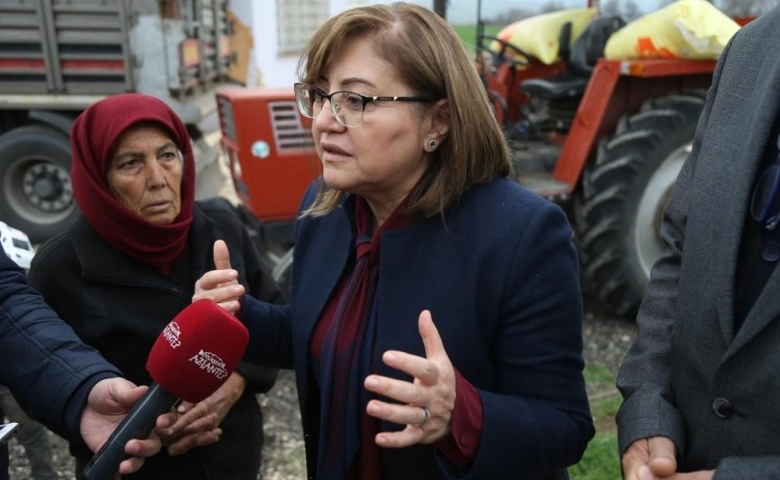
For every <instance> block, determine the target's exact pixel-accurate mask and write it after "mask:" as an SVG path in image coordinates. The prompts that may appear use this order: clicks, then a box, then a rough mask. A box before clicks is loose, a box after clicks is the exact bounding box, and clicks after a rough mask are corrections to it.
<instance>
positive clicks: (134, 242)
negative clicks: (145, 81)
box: [70, 93, 195, 273]
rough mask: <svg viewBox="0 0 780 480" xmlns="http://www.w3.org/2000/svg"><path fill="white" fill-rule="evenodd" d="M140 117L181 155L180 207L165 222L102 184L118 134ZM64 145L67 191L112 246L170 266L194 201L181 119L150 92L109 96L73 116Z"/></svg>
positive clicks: (179, 249)
mask: <svg viewBox="0 0 780 480" xmlns="http://www.w3.org/2000/svg"><path fill="white" fill-rule="evenodd" d="M141 122H152V123H156V124H158V125H160V126H161V127H163V128H164V129H165V130H166V131H167V132H168V134H169V135H170V136H171V140H173V142H174V143H176V145H177V146H178V147H179V150H181V152H182V153H183V155H184V165H183V175H182V185H181V211H180V212H179V215H178V216H177V217H176V218H175V219H174V220H173V222H172V223H170V224H168V225H156V224H153V223H151V222H148V221H147V220H145V219H144V218H142V217H140V216H138V215H137V214H135V213H133V212H132V211H130V210H129V209H128V208H126V207H125V206H124V205H122V204H121V203H119V202H118V201H117V200H116V199H115V198H114V196H113V195H112V194H111V190H110V188H109V185H108V167H109V165H110V164H111V159H112V156H113V154H114V150H115V149H116V147H117V146H118V141H119V137H120V136H121V135H122V134H123V133H124V132H125V131H126V130H127V129H128V128H129V127H131V126H133V125H135V124H137V123H141ZM70 145H71V149H72V150H73V166H72V168H71V182H72V184H73V195H74V196H75V197H76V202H77V203H78V205H79V208H80V209H81V213H82V214H83V215H84V217H85V218H86V219H87V221H88V222H89V223H90V225H92V226H93V227H94V228H95V230H97V232H98V233H99V234H100V236H101V237H103V239H104V240H105V241H106V242H108V244H109V245H111V246H112V247H114V248H115V249H116V250H118V251H120V252H122V253H124V254H125V255H127V256H129V257H131V258H134V259H136V260H138V261H140V262H143V263H146V264H149V265H152V266H155V267H157V268H159V269H160V270H162V271H163V272H166V273H167V272H168V271H170V268H171V267H172V266H173V263H174V262H175V261H176V260H177V259H178V258H179V257H180V256H181V254H182V253H183V252H184V249H185V247H186V245H187V234H188V233H189V230H190V224H192V207H193V204H194V202H195V158H194V156H193V154H192V146H191V145H190V139H189V135H188V134H187V128H186V127H185V126H184V123H182V121H181V120H180V119H179V117H178V116H177V115H176V113H174V111H173V110H171V109H170V107H168V106H167V105H166V104H165V103H163V102H162V101H161V100H159V99H157V98H155V97H150V96H148V95H139V94H134V93H130V94H122V95H114V96H111V97H108V98H106V99H104V100H101V101H99V102H97V103H95V104H93V105H92V106H90V107H89V108H88V109H86V110H85V111H84V112H83V113H82V114H81V115H79V117H78V118H77V119H76V121H75V123H74V124H73V128H72V129H71V132H70Z"/></svg>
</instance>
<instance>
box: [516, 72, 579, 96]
mask: <svg viewBox="0 0 780 480" xmlns="http://www.w3.org/2000/svg"><path fill="white" fill-rule="evenodd" d="M587 86H588V77H574V76H571V75H566V74H564V75H559V76H557V77H552V78H534V79H531V80H525V81H524V82H523V83H521V84H520V89H521V90H522V91H523V92H525V93H527V94H528V95H530V96H532V97H540V98H545V99H547V100H552V99H559V98H571V97H579V96H581V95H582V94H583V93H585V87H587Z"/></svg>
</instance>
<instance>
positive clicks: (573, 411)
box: [196, 3, 594, 480]
mask: <svg viewBox="0 0 780 480" xmlns="http://www.w3.org/2000/svg"><path fill="white" fill-rule="evenodd" d="M301 67H302V68H301V75H300V76H301V83H299V84H296V85H295V93H296V97H297V101H298V107H299V110H300V112H301V114H303V115H304V116H306V117H310V118H312V135H313V139H314V146H315V148H316V151H317V154H318V155H319V160H320V164H321V166H322V178H321V179H320V180H319V181H318V182H316V183H315V185H313V186H312V188H311V189H310V190H309V191H308V192H307V194H306V196H305V198H304V200H303V203H302V212H301V216H300V217H299V219H298V221H297V224H296V236H295V255H294V261H293V275H292V292H291V302H290V305H289V306H287V307H279V306H275V305H270V304H268V303H267V302H261V301H258V300H257V299H255V298H253V296H252V295H251V294H250V295H244V296H243V297H240V296H236V295H235V294H232V293H231V290H233V289H234V288H235V286H231V285H223V284H224V283H225V282H226V281H228V280H229V279H230V278H231V277H230V274H231V269H230V268H229V265H230V262H232V256H230V257H228V254H227V252H225V253H224V254H222V253H220V254H219V255H217V257H218V258H219V260H218V261H217V262H216V263H217V265H218V266H219V267H220V270H219V271H215V272H209V273H207V274H206V275H205V276H204V277H202V278H201V279H200V280H199V283H198V285H197V287H196V298H211V299H212V300H215V301H217V302H219V303H220V304H221V305H222V306H223V307H225V308H226V309H229V310H236V309H238V308H239V307H240V308H241V311H240V315H241V318H242V319H243V321H244V323H245V324H246V325H247V326H248V327H249V330H250V346H249V350H248V354H249V355H251V356H247V358H253V359H256V360H257V361H258V362H260V361H262V362H264V363H265V362H267V364H269V365H273V366H277V367H282V368H295V372H296V379H297V386H298V397H299V399H300V402H301V405H300V407H301V415H302V420H303V428H304V439H305V442H306V455H307V462H308V469H309V478H316V479H317V480H344V479H349V480H351V479H372V480H373V479H376V480H396V479H398V480H416V479H420V480H434V479H444V478H452V479H456V478H457V479H478V480H487V479H502V480H507V479H561V478H564V477H565V476H566V473H565V472H566V468H567V467H568V466H569V465H572V464H574V463H576V462H578V461H579V459H580V457H581V456H582V454H583V452H584V451H585V448H586V446H587V444H588V441H589V440H590V439H591V437H592V436H593V434H594V428H593V422H592V418H591V415H590V411H589V408H588V399H587V395H586V392H585V382H584V379H583V376H582V369H583V366H584V361H583V359H582V313H583V312H582V301H581V293H580V285H579V274H578V265H577V254H576V250H575V248H574V245H573V243H572V232H571V227H570V226H569V223H568V221H567V219H566V216H565V214H564V213H563V211H562V210H561V209H560V208H559V207H557V206H556V205H554V204H552V203H550V202H549V201H547V200H545V199H543V198H541V197H539V196H537V195H535V194H533V193H531V192H529V191H528V190H526V189H524V188H523V187H521V186H520V185H519V184H517V183H516V182H513V181H511V180H509V179H508V178H506V177H507V176H508V175H509V173H510V165H511V155H510V152H509V148H508V146H507V144H506V141H505V140H504V138H503V137H502V135H501V130H500V128H499V126H498V124H497V122H496V120H495V117H494V113H493V111H492V110H491V107H490V104H489V102H488V98H487V95H486V94H485V91H484V87H483V86H482V85H481V83H480V81H479V76H478V75H477V72H476V71H475V70H474V67H473V65H472V63H471V61H470V60H469V56H468V54H467V53H466V51H465V50H464V49H463V47H462V44H461V42H460V40H459V39H458V37H457V35H456V34H455V32H454V31H453V30H452V28H451V27H450V26H449V25H447V23H446V22H445V21H443V20H442V19H441V18H440V17H439V16H438V15H436V14H435V13H434V12H432V11H430V10H429V9H426V8H424V7H421V6H418V5H412V4H404V3H396V4H393V5H392V6H386V5H376V6H371V7H359V8H353V9H350V10H347V11H345V12H342V13H340V14H339V15H336V16H335V17H333V18H331V19H329V20H328V21H327V22H325V23H324V24H323V25H322V26H321V27H320V29H319V30H318V31H317V32H316V33H315V34H314V36H313V38H312V40H311V41H310V43H309V45H308V47H307V49H306V50H305V52H304V55H303V57H302V64H301ZM216 248H217V249H222V245H221V244H218V245H217V246H216ZM234 266H235V265H234Z"/></svg>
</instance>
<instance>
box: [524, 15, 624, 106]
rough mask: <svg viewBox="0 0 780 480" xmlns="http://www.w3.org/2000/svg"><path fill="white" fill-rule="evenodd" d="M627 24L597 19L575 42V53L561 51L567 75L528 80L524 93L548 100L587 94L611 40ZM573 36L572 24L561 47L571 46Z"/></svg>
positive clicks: (604, 18)
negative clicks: (570, 38) (600, 59)
mask: <svg viewBox="0 0 780 480" xmlns="http://www.w3.org/2000/svg"><path fill="white" fill-rule="evenodd" d="M625 24H626V22H625V20H623V19H622V18H620V17H618V16H609V17H600V18H597V19H595V20H593V21H592V22H590V24H588V26H587V28H585V31H584V32H582V35H580V37H579V38H578V39H577V41H576V42H574V45H572V47H571V51H570V52H565V51H562V52H561V53H562V54H561V58H562V59H563V61H564V62H566V72H565V73H563V74H560V75H558V76H555V77H551V78H534V79H530V80H525V81H524V82H522V83H521V84H520V90H522V91H523V92H525V93H527V94H529V95H531V96H535V97H541V98H544V99H546V100H555V99H560V98H571V97H577V96H581V95H582V94H583V93H585V88H586V87H587V86H588V81H589V80H590V74H591V73H592V72H593V69H594V68H595V66H596V62H597V61H598V59H599V58H601V57H602V56H604V47H605V46H606V45H607V40H609V37H610V36H611V35H612V34H613V33H615V32H616V31H618V30H619V29H621V28H622V27H623V26H624V25H625ZM567 30H568V31H567ZM570 35H571V24H570V23H568V24H566V26H565V27H564V30H563V31H562V32H561V42H560V43H561V45H567V44H568V38H569V37H570ZM565 53H568V55H566V54H565Z"/></svg>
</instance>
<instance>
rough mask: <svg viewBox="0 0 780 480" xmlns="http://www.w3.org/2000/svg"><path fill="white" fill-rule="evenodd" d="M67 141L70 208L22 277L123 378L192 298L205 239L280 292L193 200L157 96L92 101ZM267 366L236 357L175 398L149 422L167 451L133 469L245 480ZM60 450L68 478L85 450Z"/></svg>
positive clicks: (252, 280) (252, 254) (234, 225)
mask: <svg viewBox="0 0 780 480" xmlns="http://www.w3.org/2000/svg"><path fill="white" fill-rule="evenodd" d="M71 147H72V150H73V166H72V184H73V193H74V196H75V198H76V201H77V202H78V205H79V208H80V209H81V212H82V215H81V217H80V218H79V219H77V220H76V222H75V223H74V224H73V225H72V226H71V228H70V229H69V230H68V231H67V232H65V233H63V234H61V235H59V236H57V237H54V238H53V239H51V240H50V241H48V242H47V243H46V244H44V245H43V246H41V248H40V249H39V250H38V252H37V254H36V256H35V258H34V260H33V264H32V267H31V270H30V283H31V285H32V286H34V287H35V288H36V289H38V290H39V291H40V292H41V294H42V295H43V297H44V298H45V299H46V301H47V302H48V303H49V304H50V305H51V306H52V308H53V309H54V310H55V311H56V312H57V313H58V314H59V315H60V316H61V317H62V318H63V319H64V320H65V321H66V322H68V324H70V325H71V326H72V327H73V329H74V330H75V331H76V333H77V334H78V335H79V337H80V338H81V339H82V340H83V341H84V342H85V343H87V344H89V345H92V346H94V347H95V348H97V349H98V350H99V351H100V352H101V353H102V354H103V355H104V356H105V357H106V359H107V360H109V361H110V362H111V363H113V364H114V365H116V366H117V367H118V368H119V369H120V370H121V371H122V372H123V373H124V374H125V375H126V377H127V378H128V379H130V380H132V381H134V382H136V383H138V384H148V383H149V382H150V381H151V379H150V377H149V374H148V372H147V371H146V368H145V365H146V359H147V356H148V354H149V351H150V349H151V347H152V345H153V343H154V342H155V340H156V339H157V337H158V335H159V334H160V332H161V331H162V329H163V328H164V327H165V325H166V324H167V323H168V322H169V321H170V320H171V319H172V318H173V317H174V316H175V315H176V314H177V313H178V312H179V311H181V310H182V309H183V308H185V307H186V306H187V305H189V304H190V302H191V301H192V296H193V291H194V290H193V289H194V284H195V281H196V280H197V278H198V277H199V276H200V275H202V274H203V273H204V272H206V271H208V270H210V269H213V268H214V261H213V258H212V249H213V247H212V245H213V243H214V242H215V241H216V240H218V239H221V240H224V241H225V242H227V245H228V248H229V249H230V253H231V255H234V256H235V259H234V261H235V264H236V270H237V271H238V272H239V274H238V278H237V281H238V282H240V283H241V285H243V286H245V287H246V289H247V290H248V291H251V292H253V294H254V295H256V296H258V297H259V298H263V299H265V300H266V301H268V302H272V303H274V302H278V301H280V300H281V291H280V289H279V287H278V285H277V284H276V282H274V280H273V279H272V278H271V277H270V275H269V274H268V273H267V271H266V270H265V269H264V268H263V267H262V265H261V262H260V258H259V253H258V252H257V250H256V248H255V246H254V244H253V243H252V241H251V239H250V237H249V235H248V233H247V232H246V231H245V230H244V229H243V227H242V225H241V223H240V221H239V219H238V217H237V216H236V215H235V214H234V213H233V211H232V210H231V209H230V208H227V207H225V204H224V203H223V202H219V201H207V202H195V201H194V188H195V163H194V158H193V153H192V149H191V146H190V141H189V137H188V136H187V131H186V128H185V126H184V124H183V123H182V122H181V120H180V119H179V118H178V117H177V116H176V114H175V113H174V112H173V111H172V110H171V109H170V108H169V107H168V106H167V105H165V104H164V103H163V102H162V101H160V100H158V99H156V98H153V97H150V96H145V95H138V94H123V95H117V96H112V97H109V98H107V99H104V100H102V101H100V102H97V103H95V104H94V105H92V106H91V107H90V108H88V109H87V110H86V111H84V112H83V113H82V114H81V115H80V116H79V117H78V118H77V119H76V122H75V123H74V125H73V128H72V130H71ZM276 375H277V371H276V370H275V369H271V368H266V367H258V366H256V365H253V364H251V363H245V362H244V363H241V364H239V366H238V368H237V369H236V372H235V373H234V374H233V375H232V376H231V377H230V378H229V379H228V380H227V382H226V383H225V384H224V385H223V386H222V387H221V388H220V389H219V390H217V391H216V392H215V393H214V394H213V395H212V396H210V397H209V398H207V399H206V400H204V401H203V402H200V403H199V404H197V405H190V404H182V405H181V406H179V407H178V408H177V410H178V412H179V413H180V414H181V416H180V418H179V420H178V421H177V423H176V424H175V425H174V426H173V427H172V428H170V429H167V430H165V431H162V432H160V433H161V435H162V437H163V441H164V442H165V444H166V446H167V449H166V450H165V451H163V452H162V453H161V454H160V455H158V456H156V457H153V458H150V459H149V460H148V461H147V465H146V466H145V467H144V469H143V471H142V472H141V473H140V474H139V475H137V478H144V479H160V480H163V479H165V480H168V479H171V478H186V479H188V480H198V479H202V480H221V479H236V480H250V479H252V480H254V479H255V478H256V477H257V474H258V470H259V467H260V461H261V449H262V445H263V423H262V415H261V412H260V408H259V405H258V402H257V399H256V396H255V394H256V393H258V392H267V391H268V390H269V389H270V388H271V387H272V386H273V384H274V382H275V380H276ZM196 447H197V448H196ZM71 452H72V453H73V455H74V456H75V457H76V468H77V476H78V472H79V471H80V470H81V468H82V467H83V466H84V464H85V462H86V461H88V460H89V456H88V452H85V451H83V450H79V449H75V448H71ZM129 478H134V477H132V476H130V477H129Z"/></svg>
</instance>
